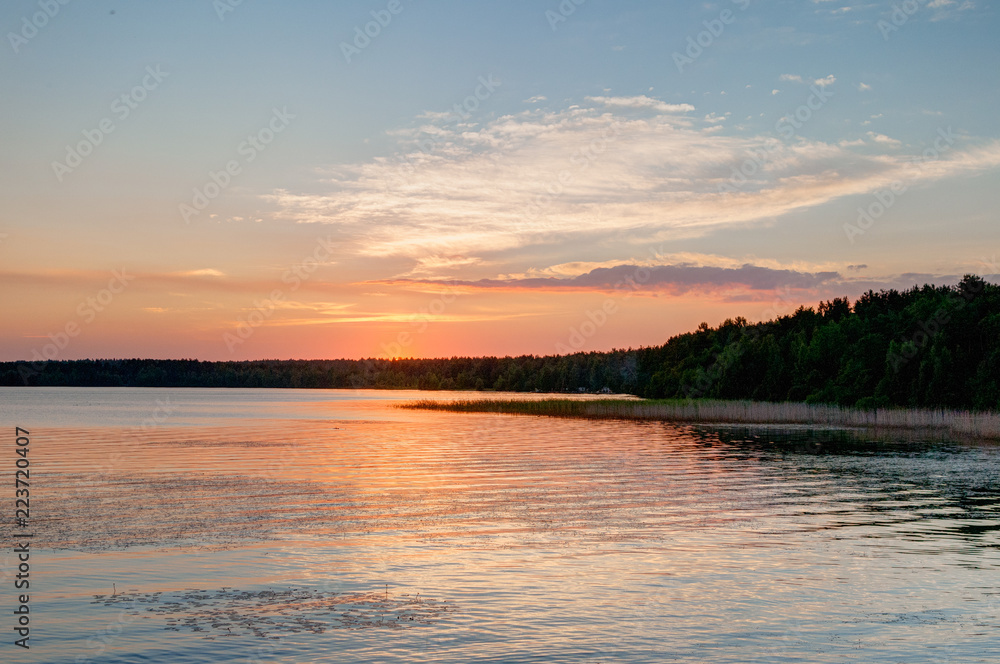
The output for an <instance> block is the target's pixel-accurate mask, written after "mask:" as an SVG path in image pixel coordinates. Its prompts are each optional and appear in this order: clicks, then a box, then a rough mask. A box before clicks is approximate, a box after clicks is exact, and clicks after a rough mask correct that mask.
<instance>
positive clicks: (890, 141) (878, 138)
mask: <svg viewBox="0 0 1000 664" xmlns="http://www.w3.org/2000/svg"><path fill="white" fill-rule="evenodd" d="M868 138H870V139H872V140H873V141H875V142H876V143H883V144H885V145H902V143H901V142H900V141H897V140H896V139H895V138H889V137H888V136H886V135H885V134H876V133H875V132H873V131H870V132H868Z"/></svg>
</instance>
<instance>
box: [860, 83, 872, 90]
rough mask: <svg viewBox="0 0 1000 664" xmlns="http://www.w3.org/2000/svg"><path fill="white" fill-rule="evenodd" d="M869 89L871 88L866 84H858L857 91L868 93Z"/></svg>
mask: <svg viewBox="0 0 1000 664" xmlns="http://www.w3.org/2000/svg"><path fill="white" fill-rule="evenodd" d="M871 89H872V86H870V85H868V84H867V83H858V90H859V91H860V92H868V91H869V90H871Z"/></svg>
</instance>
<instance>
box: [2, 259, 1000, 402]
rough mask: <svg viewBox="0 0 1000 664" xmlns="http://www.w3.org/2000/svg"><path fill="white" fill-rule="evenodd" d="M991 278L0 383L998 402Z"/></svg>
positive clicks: (71, 365)
mask: <svg viewBox="0 0 1000 664" xmlns="http://www.w3.org/2000/svg"><path fill="white" fill-rule="evenodd" d="M998 339H1000V287H998V286H996V285H993V284H989V283H986V282H985V281H983V280H982V279H980V278H979V277H975V276H972V275H968V276H966V277H965V278H964V279H963V280H962V281H961V283H960V284H958V285H957V286H930V285H925V286H923V287H914V288H911V289H909V290H907V291H903V292H899V291H896V290H883V291H880V292H877V293H876V292H873V291H869V292H867V293H865V294H864V295H863V296H861V297H860V298H859V299H858V300H857V301H856V302H854V303H853V305H852V304H851V302H850V301H849V300H847V299H846V298H837V299H834V300H831V301H828V302H822V303H820V304H819V306H818V307H816V308H811V307H810V308H806V307H801V308H799V309H798V310H797V311H796V312H795V313H794V314H791V315H788V316H782V317H780V318H778V319H776V320H772V321H767V322H763V323H757V324H749V323H747V321H746V320H744V319H742V318H737V319H735V320H726V321H725V322H724V323H722V324H721V325H719V326H718V327H715V328H713V327H709V326H708V325H707V324H705V323H702V325H701V326H699V328H698V330H697V331H694V332H690V333H687V334H681V335H678V336H676V337H673V338H671V339H669V340H668V341H667V342H666V343H665V344H664V345H662V346H653V347H649V348H639V349H627V350H613V351H610V352H591V353H576V354H573V355H562V356H546V357H538V356H533V355H525V356H521V357H477V358H472V357H453V358H450V359H432V360H415V359H403V360H376V359H368V360H260V361H252V362H200V361H198V360H139V359H132V360H78V361H55V362H42V363H31V362H6V363H0V384H2V385H47V386H59V385H65V386H127V387H275V388H383V389H414V388H419V389H427V390H439V389H443V390H498V391H499V390H504V391H535V390H538V391H542V392H577V391H579V390H580V389H581V388H583V389H586V390H587V391H590V392H597V391H600V390H602V389H604V388H607V389H609V390H610V391H612V392H616V393H629V394H636V395H639V396H643V397H651V398H719V399H755V400H762V401H807V402H811V403H836V404H840V405H846V406H859V407H873V406H941V407H950V408H974V409H1000V386H998V378H1000V341H998Z"/></svg>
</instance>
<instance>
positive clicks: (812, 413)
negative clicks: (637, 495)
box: [399, 399, 1000, 439]
mask: <svg viewBox="0 0 1000 664" xmlns="http://www.w3.org/2000/svg"><path fill="white" fill-rule="evenodd" d="M399 407H400V408H413V409H420V410H443V411H452V412H463V413H503V414H509V415H545V416H550V417H578V418H590V419H598V420H607V419H612V420H659V421H666V422H699V423H706V424H708V423H711V424H796V425H809V426H819V427H842V428H854V427H858V428H865V429H913V430H934V431H942V432H947V433H952V434H960V435H965V436H972V437H975V438H991V439H1000V413H995V412H972V411H956V410H945V409H911V408H878V409H874V410H862V409H858V408H842V407H840V406H833V405H817V404H805V403H771V402H761V401H715V400H685V399H673V400H625V399H595V400H575V399H537V400H506V399H469V400H461V401H433V400H430V399H423V400H420V401H412V402H407V403H404V404H400V405H399Z"/></svg>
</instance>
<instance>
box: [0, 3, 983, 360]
mask: <svg viewBox="0 0 1000 664" xmlns="http://www.w3.org/2000/svg"><path fill="white" fill-rule="evenodd" d="M894 7H895V9H894ZM46 12H48V13H46ZM0 27H2V31H3V33H4V43H3V45H2V46H0V80H2V82H3V85H2V90H3V94H2V95H0V113H2V117H3V119H4V122H3V129H2V134H3V140H2V147H3V149H2V151H0V192H2V198H3V205H2V206H0V261H2V263H0V284H2V285H0V294H2V298H3V299H2V306H3V312H4V313H3V315H2V316H0V359H2V360H18V359H25V360H26V359H38V358H39V357H42V356H44V357H49V358H50V359H78V358H87V357H104V358H107V357H148V358H198V359H202V360H224V359H261V358H280V359H289V358H339V357H348V358H361V357H391V356H406V357H436V356H451V355H485V354H488V355H495V354H499V355H505V354H522V353H534V354H553V353H556V352H567V351H572V350H607V349H611V348H616V347H617V348H624V347H629V346H632V347H636V346H640V345H651V344H659V343H663V342H664V341H665V340H666V339H667V338H668V337H669V336H671V335H674V334H677V333H680V332H685V331H689V330H692V329H694V328H696V327H697V325H698V324H699V323H700V322H702V321H706V322H708V323H709V324H712V325H715V324H718V323H719V322H721V321H722V320H723V319H725V318H728V317H735V316H739V315H742V316H745V317H747V318H748V319H750V320H761V319H767V318H771V317H774V316H776V315H780V314H785V313H790V312H792V311H794V309H795V308H796V307H798V306H799V305H800V304H807V305H812V304H815V303H816V302H817V301H818V300H820V299H824V298H830V297H834V296H844V295H846V296H850V297H852V298H854V297H857V296H858V295H859V294H860V293H862V292H864V291H865V290H867V289H869V288H873V289H876V290H877V289H879V288H889V287H893V288H905V287H908V286H911V285H913V284H917V283H924V282H936V283H954V282H956V281H957V280H958V279H959V278H960V277H961V275H962V274H965V273H969V272H973V273H977V274H981V275H994V276H993V277H992V278H993V279H994V280H995V279H996V276H995V275H997V273H1000V267H998V265H997V255H998V253H1000V252H998V249H1000V224H998V221H1000V218H998V212H997V210H998V203H1000V127H998V123H997V118H998V108H1000V66H998V64H1000V39H998V38H997V36H998V35H1000V19H998V16H997V10H996V8H995V6H994V5H993V3H989V2H986V1H985V0H932V1H925V0H909V1H908V2H900V3H896V2H884V1H876V2H870V3H862V4H853V3H849V2H842V1H840V0H812V1H807V0H795V1H791V0H789V1H782V0H777V1H772V2H764V1H757V0H739V1H729V0H725V1H723V2H716V3H684V2H656V3H653V2H636V1H629V0H624V1H623V0H614V1H612V0H564V1H563V2H562V3H561V4H560V2H558V1H557V0H551V1H548V2H545V1H531V2H528V1H520V0H503V1H501V0H492V1H487V2H457V1H434V0H419V1H418V0H373V1H371V2H368V1H366V2H320V1H319V0H312V1H310V0H289V1H285V2H280V3H279V2H273V1H272V2H266V1H264V0H243V1H242V2H238V0H216V1H215V2H213V0H171V2H152V1H148V0H147V1H136V0H131V1H126V0H93V1H86V0H75V1H69V0H41V2H39V0H35V1H33V2H32V1H25V0H8V1H7V2H4V3H3V5H2V7H0ZM366 30H367V33H368V34H365V33H366ZM859 209H860V210H861V211H863V212H864V216H862V213H861V212H859Z"/></svg>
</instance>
